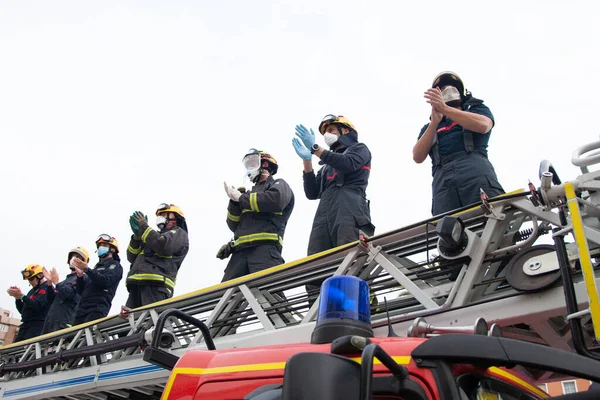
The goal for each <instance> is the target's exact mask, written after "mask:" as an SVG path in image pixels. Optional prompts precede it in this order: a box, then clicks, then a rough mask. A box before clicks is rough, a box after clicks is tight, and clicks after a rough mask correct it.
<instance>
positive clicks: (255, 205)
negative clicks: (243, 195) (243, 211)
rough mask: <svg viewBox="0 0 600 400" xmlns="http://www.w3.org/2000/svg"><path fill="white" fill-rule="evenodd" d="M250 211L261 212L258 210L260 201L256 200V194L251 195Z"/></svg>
mask: <svg viewBox="0 0 600 400" xmlns="http://www.w3.org/2000/svg"><path fill="white" fill-rule="evenodd" d="M250 209H251V210H252V211H254V212H260V210H259V209H258V200H257V198H256V193H250Z"/></svg>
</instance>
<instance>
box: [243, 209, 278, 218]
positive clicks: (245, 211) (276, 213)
mask: <svg viewBox="0 0 600 400" xmlns="http://www.w3.org/2000/svg"><path fill="white" fill-rule="evenodd" d="M249 212H254V211H252V210H248V209H245V210H242V214H245V213H249ZM271 214H275V215H283V212H281V211H273V212H272V213H271ZM238 220H239V218H238Z"/></svg>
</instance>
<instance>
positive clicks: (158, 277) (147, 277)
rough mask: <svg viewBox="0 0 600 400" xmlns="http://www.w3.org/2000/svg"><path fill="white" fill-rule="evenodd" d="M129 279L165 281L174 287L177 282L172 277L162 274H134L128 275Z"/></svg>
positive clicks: (168, 285)
mask: <svg viewBox="0 0 600 400" xmlns="http://www.w3.org/2000/svg"><path fill="white" fill-rule="evenodd" d="M127 280H133V281H138V282H139V281H150V282H164V283H165V286H167V287H169V288H171V289H173V288H175V282H174V281H173V280H172V279H171V278H167V277H166V276H162V275H159V274H134V275H131V276H128V277H127Z"/></svg>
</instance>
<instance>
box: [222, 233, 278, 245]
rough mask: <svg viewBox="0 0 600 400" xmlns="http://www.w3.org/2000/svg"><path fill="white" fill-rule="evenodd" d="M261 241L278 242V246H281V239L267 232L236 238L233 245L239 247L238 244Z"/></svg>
mask: <svg viewBox="0 0 600 400" xmlns="http://www.w3.org/2000/svg"><path fill="white" fill-rule="evenodd" d="M262 240H273V241H276V242H279V244H280V245H282V246H283V238H282V237H281V236H279V235H278V234H276V233H268V232H260V233H253V234H251V235H244V236H240V237H239V238H237V239H236V240H235V243H234V244H233V245H234V246H239V245H240V244H244V243H252V242H258V241H262Z"/></svg>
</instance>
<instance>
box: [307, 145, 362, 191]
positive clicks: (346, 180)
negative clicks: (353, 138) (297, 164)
mask: <svg viewBox="0 0 600 400" xmlns="http://www.w3.org/2000/svg"><path fill="white" fill-rule="evenodd" d="M319 164H324V167H323V168H321V169H320V170H319V172H318V173H317V175H316V176H315V174H314V172H306V173H304V176H303V178H304V194H306V197H307V198H308V199H309V200H316V199H320V198H321V197H322V195H323V193H324V192H325V191H326V190H327V189H329V188H330V187H332V186H337V187H346V188H357V189H360V191H361V192H362V193H363V195H364V193H365V191H366V189H367V185H368V184H369V175H370V173H371V152H370V151H369V149H368V147H367V146H366V145H365V144H363V143H359V142H354V143H352V144H351V145H350V146H348V147H345V148H341V149H339V150H337V151H335V152H333V151H328V150H325V151H323V154H322V155H321V161H319Z"/></svg>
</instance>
